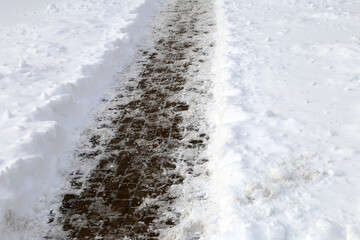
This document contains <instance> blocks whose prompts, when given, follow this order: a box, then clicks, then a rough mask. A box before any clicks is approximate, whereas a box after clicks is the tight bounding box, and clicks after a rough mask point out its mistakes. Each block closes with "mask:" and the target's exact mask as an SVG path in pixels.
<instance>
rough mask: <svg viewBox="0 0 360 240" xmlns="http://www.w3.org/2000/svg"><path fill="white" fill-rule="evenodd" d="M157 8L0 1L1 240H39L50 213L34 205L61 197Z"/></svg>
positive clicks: (139, 2)
mask: <svg viewBox="0 0 360 240" xmlns="http://www.w3.org/2000/svg"><path fill="white" fill-rule="evenodd" d="M158 2H159V1H158V0H122V1H117V0H106V1H89V0H75V1H73V0H62V1H56V2H54V1H50V0H36V1H26V0H16V1H14V0H11V1H10V0H4V1H3V0H2V1H1V2H0V89H1V94H0V146H1V152H0V232H1V234H0V239H1V240H3V239H4V240H5V239H6V240H8V239H17V240H18V239H40V237H39V236H40V235H41V233H40V232H36V231H35V230H34V231H33V232H34V233H27V234H26V231H31V229H32V228H34V224H36V221H37V220H36V219H37V218H36V217H37V216H40V215H41V216H46V215H47V214H48V213H49V212H48V211H49V209H47V210H44V211H42V210H41V209H39V208H34V206H35V205H34V204H35V203H36V202H39V201H40V202H41V201H45V200H46V199H50V198H51V197H49V196H51V195H52V194H56V191H57V190H58V188H55V186H56V187H58V186H59V179H60V175H61V171H62V170H63V169H65V168H66V167H67V166H68V164H69V158H68V154H70V153H71V150H72V149H73V147H74V141H75V140H76V139H77V137H78V135H79V131H80V129H81V128H82V127H83V126H84V125H86V123H87V122H88V121H89V113H90V112H91V111H92V110H93V109H95V108H96V104H97V103H98V102H99V101H100V99H101V97H102V96H103V94H104V91H105V90H106V89H108V88H109V86H111V84H112V83H113V82H114V78H113V76H114V75H115V74H116V72H117V71H119V70H121V69H123V68H124V66H126V64H129V63H130V61H131V58H132V56H133V53H134V52H135V49H136V43H137V42H138V41H139V40H140V38H141V37H142V36H143V33H144V32H145V28H146V25H147V24H146V23H147V22H148V21H149V20H150V17H151V15H153V14H154V13H155V10H156V8H157V6H158ZM44 209H45V208H44ZM42 219H43V220H45V221H46V217H43V218H42ZM26 229H27V230H26ZM24 231H25V233H23V234H22V232H24ZM14 233H16V234H15V235H14ZM32 234H35V235H36V234H39V236H37V235H36V236H37V237H36V236H35V235H32Z"/></svg>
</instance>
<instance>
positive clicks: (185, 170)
mask: <svg viewBox="0 0 360 240" xmlns="http://www.w3.org/2000/svg"><path fill="white" fill-rule="evenodd" d="M156 23H158V24H156V25H155V27H154V30H153V32H152V34H151V35H150V36H149V39H150V40H148V41H145V42H144V44H142V46H141V47H140V51H139V54H138V56H137V58H136V59H137V60H136V62H135V63H134V64H132V65H131V66H130V67H129V68H128V69H127V70H126V71H125V72H124V73H122V74H120V76H119V83H118V85H117V86H116V87H115V88H114V89H113V92H112V94H109V96H108V97H107V98H106V99H104V102H105V103H104V105H103V110H102V111H99V113H98V114H97V121H96V123H95V124H94V126H92V127H91V128H89V129H88V130H87V131H86V132H85V134H84V141H83V143H82V145H80V146H79V149H78V150H77V153H76V161H75V162H74V166H75V169H76V170H75V171H74V172H73V173H72V174H71V177H70V181H69V183H70V185H71V190H69V191H65V192H64V195H63V198H62V202H61V206H60V207H59V208H57V209H53V210H51V211H50V220H49V222H50V224H51V225H52V226H53V228H52V229H51V231H50V232H49V234H48V236H47V238H48V239H59V238H76V239H95V238H96V239H125V238H130V239H159V238H161V239H185V238H186V239H198V238H200V237H201V236H202V235H203V234H205V233H204V229H203V227H202V224H201V222H199V221H194V219H193V218H194V216H196V214H194V211H197V210H199V209H200V207H199V206H200V205H201V204H200V203H201V202H203V201H206V198H207V197H206V195H207V193H206V187H205V184H204V183H205V179H206V163H207V161H208V160H207V159H206V158H205V156H204V148H205V147H206V143H207V141H208V140H209V137H208V134H207V132H206V129H207V123H206V121H205V114H206V102H208V101H209V99H210V97H211V96H210V94H209V92H208V89H209V88H210V85H211V81H210V77H211V76H210V74H209V73H210V67H211V65H210V63H211V61H210V57H211V52H212V49H213V47H214V43H213V42H211V39H212V35H211V33H212V32H213V30H214V28H215V20H214V12H213V5H212V2H211V1H208V0H189V1H181V0H171V1H169V2H168V3H167V4H166V5H164V6H163V8H162V10H161V12H160V16H159V18H158V19H157V21H156ZM91 166H95V168H93V169H92V168H91ZM197 206H198V207H197ZM197 214H199V212H197ZM197 217H198V216H197Z"/></svg>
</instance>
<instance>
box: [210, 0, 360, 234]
mask: <svg viewBox="0 0 360 240" xmlns="http://www.w3.org/2000/svg"><path fill="white" fill-rule="evenodd" d="M217 18H218V32H217V38H218V47H217V58H216V62H217V65H216V69H215V74H216V77H215V88H214V96H215V99H216V102H215V105H214V109H213V110H212V111H211V112H212V114H211V115H210V118H211V119H212V121H213V123H214V124H215V125H216V132H215V133H214V134H213V136H212V141H213V142H212V145H211V146H210V148H209V152H210V153H211V163H210V170H211V174H212V175H211V189H212V192H211V199H212V203H213V204H215V209H214V211H213V213H214V214H212V215H211V214H209V216H213V221H216V222H215V223H213V225H212V228H217V230H216V231H215V233H213V234H212V235H209V237H208V238H209V239H232V240H235V239H241V240H295V239H296V240H304V239H306V240H335V239H339V240H340V239H346V240H359V239H360V184H359V172H360V135H359V132H360V124H359V122H360V95H359V91H360V68H359V66H360V2H359V1H356V0H350V1H343V0H331V1H329V0H318V1H298V0H284V1H283V0H281V1H280V0H259V1H251V0H219V1H217ZM215 213H216V214H215ZM211 231H213V232H214V230H211Z"/></svg>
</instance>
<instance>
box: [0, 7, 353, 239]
mask: <svg viewBox="0 0 360 240" xmlns="http://www.w3.org/2000/svg"><path fill="white" fill-rule="evenodd" d="M14 3H18V4H14ZM32 3H33V4H31V5H30V4H28V1H17V2H15V1H8V0H6V1H1V3H0V89H1V94H0V126H1V128H0V146H1V148H2V151H1V153H0V171H1V173H0V214H1V215H0V216H1V218H0V231H1V233H2V235H0V239H1V240H2V239H21V236H23V238H22V239H29V238H30V237H29V236H31V235H29V234H28V235H26V231H30V230H31V228H33V232H32V234H36V233H34V226H35V225H36V226H41V224H44V223H43V222H40V223H38V222H36V221H38V219H46V216H47V214H48V211H47V209H46V208H44V207H41V206H42V205H46V204H48V201H49V199H51V196H53V195H55V194H56V193H57V191H58V188H57V187H56V186H58V184H59V182H60V176H61V172H62V171H66V169H67V167H68V166H69V159H68V157H67V156H68V154H69V153H70V152H71V150H72V149H73V144H74V142H75V141H76V139H77V138H78V136H79V132H80V130H81V129H82V128H83V127H84V126H85V125H86V124H87V123H88V121H89V120H88V119H89V117H88V114H89V112H91V111H92V110H94V109H96V105H97V103H98V102H99V100H100V99H101V97H102V96H103V93H104V91H105V90H106V89H107V88H108V87H109V86H110V85H111V84H112V82H113V78H112V76H113V75H114V73H116V72H117V71H119V70H121V69H122V68H123V67H124V66H125V65H126V64H127V63H129V62H130V59H131V56H132V55H133V52H134V49H135V43H136V42H138V40H139V38H140V37H141V35H142V33H143V29H144V26H145V23H146V21H147V20H148V18H149V16H150V14H151V13H152V10H153V9H155V8H156V6H157V1H156V0H132V1H115V0H110V1H84V0H77V1H69V0H63V1H60V2H59V1H58V2H56V5H55V4H51V3H52V2H51V1H46V0H38V1H32ZM143 3H145V4H143ZM216 3H217V11H216V14H217V20H218V21H217V26H218V30H217V43H216V51H217V53H216V57H215V58H214V61H213V66H214V67H213V74H214V87H213V89H212V91H213V94H214V98H215V101H214V104H213V107H212V108H211V109H209V121H211V122H212V123H213V126H214V133H213V134H212V135H211V136H210V137H211V138H210V139H211V145H210V147H209V149H208V154H207V155H208V157H209V160H210V162H209V178H210V183H208V182H207V181H209V180H208V178H203V179H202V180H201V179H198V180H196V181H189V182H188V183H186V184H187V185H186V186H185V188H184V196H185V197H186V196H188V195H186V194H187V193H188V192H187V190H188V189H190V190H191V191H192V192H191V195H190V196H194V195H196V194H195V193H196V191H198V192H199V194H201V195H202V196H205V197H204V199H203V200H201V201H195V202H191V201H190V203H191V205H187V204H189V202H187V201H186V199H185V200H183V201H180V202H178V205H177V206H176V207H177V208H183V209H184V212H186V213H187V217H185V218H184V219H183V221H182V222H180V224H179V227H178V228H175V230H174V231H177V232H178V233H180V234H179V236H182V237H183V238H186V237H191V236H194V235H195V236H199V237H200V239H246V240H265V239H266V240H268V239H269V240H275V239H277V240H285V239H291V240H292V239H297V240H300V239H301V240H302V239H307V240H315V239H316V240H335V239H346V240H358V239H360V227H359V226H360V200H359V199H360V188H359V183H358V182H359V181H358V180H359V172H360V165H359V157H360V151H359V150H360V149H359V145H360V137H359V134H358V132H359V130H360V129H359V128H360V127H359V124H358V122H359V118H360V107H359V106H360V105H359V104H360V97H359V94H358V91H359V83H360V76H359V74H360V72H359V64H360V55H359V52H360V36H359V33H360V25H359V22H360V14H359V12H360V4H359V3H358V2H357V1H355V0H350V1H342V0H333V1H328V0H319V1H316V2H311V1H296V0H285V1H279V0H271V1H270V0H268V1H266V0H259V1H256V2H255V1H250V0H244V1H240V0H217V1H216ZM139 6H141V7H140V8H138V7H139ZM139 28H140V30H139ZM115 60H116V61H115ZM201 186H204V187H203V188H201ZM35 202H37V204H36V205H35V208H34V207H33V206H34V204H35ZM44 209H46V210H44ZM35 229H36V228H35ZM24 231H25V232H24ZM39 232H40V230H39ZM39 232H38V233H39ZM24 236H25V237H24ZM33 236H34V237H33V238H32V239H39V237H36V235H33ZM38 236H39V235H38Z"/></svg>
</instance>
